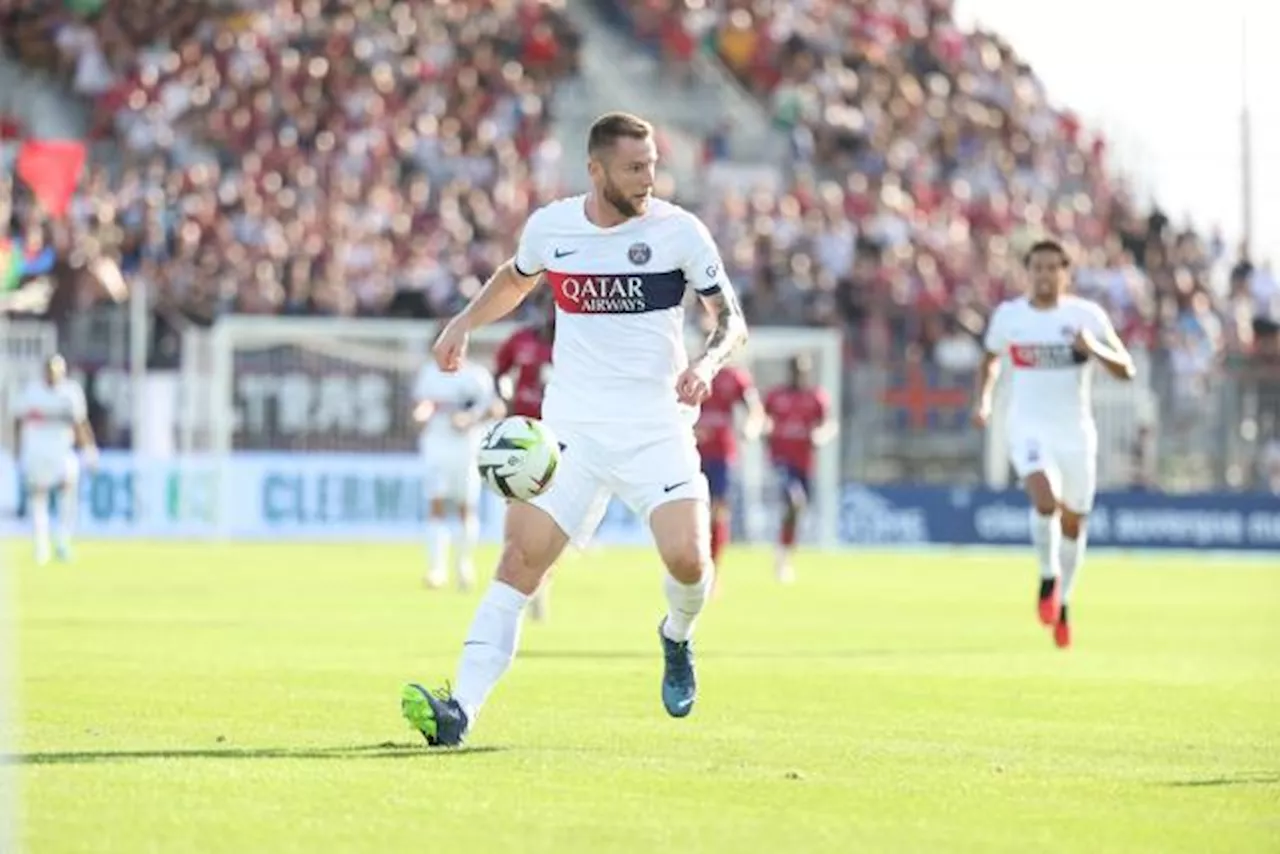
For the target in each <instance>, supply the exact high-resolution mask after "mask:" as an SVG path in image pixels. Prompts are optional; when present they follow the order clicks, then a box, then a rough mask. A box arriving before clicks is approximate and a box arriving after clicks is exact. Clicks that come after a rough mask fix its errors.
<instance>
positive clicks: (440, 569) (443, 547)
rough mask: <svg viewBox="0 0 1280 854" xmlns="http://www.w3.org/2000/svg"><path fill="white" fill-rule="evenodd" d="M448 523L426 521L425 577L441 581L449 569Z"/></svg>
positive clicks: (441, 520)
mask: <svg viewBox="0 0 1280 854" xmlns="http://www.w3.org/2000/svg"><path fill="white" fill-rule="evenodd" d="M449 540H450V537H449V523H448V522H446V521H445V520H443V519H428V520H427V561H428V563H427V577H428V578H431V579H434V580H438V581H443V580H444V579H445V576H446V573H447V572H448V567H449Z"/></svg>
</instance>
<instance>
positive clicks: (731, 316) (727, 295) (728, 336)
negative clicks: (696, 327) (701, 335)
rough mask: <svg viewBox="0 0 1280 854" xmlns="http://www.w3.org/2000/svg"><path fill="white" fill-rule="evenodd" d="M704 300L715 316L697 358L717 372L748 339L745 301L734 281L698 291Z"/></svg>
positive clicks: (703, 302)
mask: <svg viewBox="0 0 1280 854" xmlns="http://www.w3.org/2000/svg"><path fill="white" fill-rule="evenodd" d="M698 296H699V297H700V298H701V299H702V304H703V305H705V306H706V307H707V310H708V311H709V312H711V316H712V317H714V318H715V325H714V326H713V327H712V329H711V334H710V335H708V336H707V346H706V349H705V350H704V351H703V354H702V357H701V358H700V359H699V360H698V361H700V362H704V363H707V364H708V365H710V366H712V367H714V370H713V371H712V372H711V373H712V375H713V376H714V375H715V373H716V372H717V371H719V370H720V369H721V368H723V367H724V365H725V362H727V361H729V357H730V356H732V355H733V354H734V351H736V350H737V349H738V348H739V347H741V346H742V345H743V344H745V343H747V318H746V316H745V315H744V314H743V313H742V303H741V302H739V301H738V294H737V292H736V291H735V290H734V289H733V286H732V285H722V286H721V287H720V289H719V290H717V291H714V292H712V293H707V294H699V295H698Z"/></svg>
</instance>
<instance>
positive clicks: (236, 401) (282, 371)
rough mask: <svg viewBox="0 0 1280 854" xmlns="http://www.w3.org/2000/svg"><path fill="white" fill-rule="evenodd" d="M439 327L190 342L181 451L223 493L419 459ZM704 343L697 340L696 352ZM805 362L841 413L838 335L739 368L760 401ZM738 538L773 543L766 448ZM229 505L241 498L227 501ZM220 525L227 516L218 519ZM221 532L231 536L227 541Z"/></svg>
mask: <svg viewBox="0 0 1280 854" xmlns="http://www.w3.org/2000/svg"><path fill="white" fill-rule="evenodd" d="M439 328H440V324H439V322H437V321H418V320H398V319H386V320H383V319H345V318H342V319H340V318H290V317H251V316H230V317H224V318H222V319H220V320H219V321H218V323H217V324H216V325H215V326H214V327H213V328H212V330H210V331H209V332H208V333H207V334H205V333H202V334H201V335H198V336H194V335H193V336H190V337H189V338H188V339H187V340H186V341H185V342H184V376H183V383H184V385H185V386H186V387H187V388H188V389H189V390H192V391H195V394H194V395H191V396H189V397H188V398H187V399H186V400H185V402H184V405H183V406H182V418H183V422H184V423H182V424H181V425H180V434H181V435H182V436H184V437H185V440H184V445H185V448H184V450H186V451H188V452H191V453H196V454H199V453H201V452H205V453H208V454H211V455H212V459H213V460H214V462H215V468H216V470H217V471H219V472H222V473H223V474H224V476H223V477H222V478H221V480H223V482H227V483H230V480H229V479H228V478H226V477H225V473H226V471H227V470H228V468H229V466H230V465H231V461H232V459H233V457H235V456H238V455H239V456H243V455H245V454H251V453H254V452H272V453H275V454H325V453H330V454H348V455H349V454H361V455H370V454H373V455H376V454H388V455H390V454H401V455H403V454H406V453H414V452H415V451H416V448H417V444H416V443H417V433H418V431H417V428H416V425H414V424H413V421H412V417H411V411H412V405H413V401H412V399H411V398H412V390H413V385H414V380H415V378H416V376H417V373H418V371H419V370H420V369H421V367H422V365H423V364H425V363H426V361H427V359H428V358H429V356H430V345H431V342H432V341H433V340H434V339H435V336H436V334H437V332H438V331H439ZM517 328H518V325H516V324H512V323H498V324H493V325H491V326H486V327H484V328H482V329H479V330H477V331H476V332H474V333H473V334H472V336H471V350H470V353H469V355H470V358H472V359H473V360H475V361H477V362H479V363H481V364H484V365H486V366H488V367H491V366H492V364H493V361H494V356H495V354H496V351H497V348H498V346H499V345H500V344H501V343H502V342H503V341H504V340H505V339H506V338H507V337H508V336H510V335H511V333H512V332H513V331H515V330H516V329H517ZM701 340H702V336H700V335H698V334H696V333H693V332H690V333H689V337H688V344H689V348H690V352H691V354H692V353H696V352H697V350H698V348H699V347H700V346H701ZM800 352H804V353H808V354H809V355H810V356H811V357H812V359H813V363H814V366H815V373H816V376H815V379H816V380H817V381H818V383H819V384H820V385H821V386H822V387H823V388H824V389H825V390H826V391H827V393H828V395H829V396H830V398H831V402H832V407H833V411H834V412H835V414H836V415H837V417H838V415H839V413H840V412H841V408H840V407H841V397H842V395H841V378H842V373H841V361H840V360H841V353H842V345H841V338H840V335H839V333H838V332H835V331H833V330H816V329H803V328H796V329H791V328H769V327H765V328H757V329H753V330H752V334H751V339H750V341H749V342H748V344H747V346H746V347H745V348H744V350H743V351H742V352H741V353H740V354H738V356H737V358H736V359H735V363H736V364H740V365H743V366H745V367H747V368H748V369H749V370H751V371H752V373H753V374H754V375H755V376H756V380H757V383H758V384H759V385H760V387H761V388H762V389H767V388H769V387H772V386H773V385H776V384H778V383H780V382H783V381H784V379H785V376H786V362H787V360H788V359H789V358H790V357H791V356H792V355H795V354H796V353H800ZM839 444H840V443H839V441H838V440H837V441H835V442H832V443H829V444H828V445H827V446H825V447H823V448H822V449H821V450H820V452H819V461H818V466H817V470H816V472H815V475H816V477H815V483H814V487H815V488H814V493H815V494H814V495H813V512H812V513H811V514H810V516H811V518H810V520H809V525H808V529H807V531H805V532H802V533H803V535H804V539H805V540H806V541H808V542H811V543H815V544H819V545H823V546H834V545H835V544H836V543H837V540H838V530H839V513H840V508H839V505H840V481H841V471H840V453H839ZM743 450H744V454H743V461H742V463H743V464H742V469H741V475H742V485H741V488H742V496H741V499H742V500H741V505H740V506H741V509H742V512H741V513H740V514H739V519H738V521H739V530H740V531H741V532H742V533H743V534H745V535H746V537H745V538H746V539H748V540H757V541H758V540H765V539H772V530H771V524H772V523H773V522H775V521H776V515H777V506H776V505H777V504H778V502H777V500H776V496H777V495H778V494H780V490H775V489H774V486H775V484H774V482H773V473H772V471H771V469H770V467H769V466H768V465H767V463H766V454H765V452H764V450H763V448H762V446H761V443H759V442H747V443H744V448H743ZM224 500H229V501H234V500H235V497H234V496H224ZM218 515H219V517H220V520H221V518H222V517H225V516H226V512H225V510H224V512H222V513H219V514H218ZM223 530H224V531H225V528H224V529H223Z"/></svg>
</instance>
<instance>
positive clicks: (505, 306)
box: [432, 259, 541, 372]
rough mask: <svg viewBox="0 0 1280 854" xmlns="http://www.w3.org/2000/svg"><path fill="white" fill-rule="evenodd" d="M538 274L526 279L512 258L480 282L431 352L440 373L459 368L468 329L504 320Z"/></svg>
mask: <svg viewBox="0 0 1280 854" xmlns="http://www.w3.org/2000/svg"><path fill="white" fill-rule="evenodd" d="M539 275H541V273H538V274H535V275H531V276H526V275H524V274H523V273H521V272H520V271H519V270H518V269H516V264H515V261H514V259H513V260H510V261H506V262H504V263H503V265H502V266H501V267H499V268H498V269H497V271H496V272H495V273H494V274H493V275H492V276H490V277H489V281H487V282H485V283H484V287H482V288H480V292H479V293H477V294H476V295H475V296H474V297H472V298H471V302H469V303H467V307H466V308H464V309H463V310H462V311H461V312H460V313H459V314H458V315H457V316H456V317H455V318H453V320H450V321H449V322H448V323H447V324H445V327H444V330H443V331H441V333H440V337H439V338H437V339H436V343H435V346H434V347H433V348H432V351H433V353H434V355H435V358H436V363H437V364H438V365H439V366H440V369H441V370H442V371H447V372H453V371H456V370H458V368H459V367H460V366H461V365H462V360H463V359H464V358H466V355H467V342H468V340H469V338H470V335H471V330H473V329H479V328H480V327H481V326H485V325H487V324H490V323H493V322H494V321H496V320H501V319H502V318H504V317H506V316H507V315H508V314H510V313H511V312H512V311H514V310H515V308H516V306H518V305H520V303H522V302H524V298H525V297H527V296H528V295H529V292H530V291H532V290H533V288H534V285H536V284H537V283H538V276H539Z"/></svg>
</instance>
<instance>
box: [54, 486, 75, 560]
mask: <svg viewBox="0 0 1280 854" xmlns="http://www.w3.org/2000/svg"><path fill="white" fill-rule="evenodd" d="M78 509H79V508H77V507H76V487H75V484H71V483H69V484H67V485H66V486H63V487H61V488H60V489H59V490H58V546H59V547H61V548H66V547H68V546H70V545H71V532H72V531H74V530H75V527H76V511H77V510H78Z"/></svg>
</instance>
